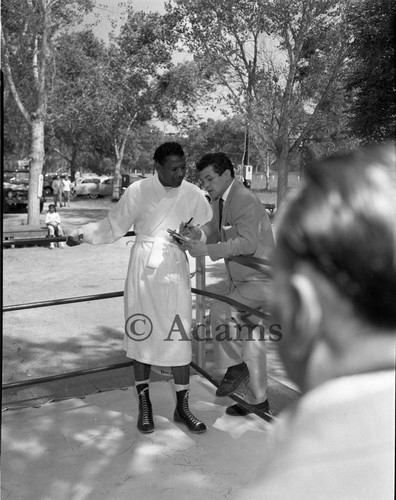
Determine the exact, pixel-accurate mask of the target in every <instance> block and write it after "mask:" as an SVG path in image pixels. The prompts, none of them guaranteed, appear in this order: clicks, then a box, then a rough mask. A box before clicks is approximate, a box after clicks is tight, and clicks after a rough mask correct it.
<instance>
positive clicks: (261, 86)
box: [167, 0, 349, 204]
mask: <svg viewBox="0 0 396 500" xmlns="http://www.w3.org/2000/svg"><path fill="white" fill-rule="evenodd" d="M167 12H168V19H169V23H170V26H172V28H173V29H174V30H176V31H177V33H178V34H179V37H180V40H181V43H182V44H184V45H185V46H187V47H188V49H189V50H190V51H192V52H193V54H194V56H195V59H196V61H197V62H199V64H200V66H201V69H202V75H204V76H205V77H206V78H208V79H211V80H212V81H216V82H217V83H218V84H219V89H220V88H223V89H225V92H220V90H219V102H221V100H224V99H225V100H226V102H227V105H228V106H230V107H231V109H233V110H234V112H237V113H239V114H242V115H244V116H245V119H246V127H247V129H248V131H249V134H250V135H251V138H252V141H253V143H254V144H256V146H257V147H258V148H259V149H260V150H261V154H262V157H263V158H264V157H265V156H266V154H267V152H268V151H270V152H271V154H272V155H273V156H274V158H275V159H276V162H277V165H278V174H279V176H278V178H279V183H278V204H280V203H281V201H282V199H283V198H284V196H285V194H286V192H287V175H288V164H289V162H290V159H292V158H293V156H294V155H296V154H297V152H298V151H299V149H300V148H301V147H302V146H303V144H304V142H305V143H306V142H307V141H309V140H310V139H311V138H312V137H313V135H314V134H315V132H316V124H317V123H318V120H319V118H320V116H321V115H322V116H324V114H326V113H330V112H333V113H334V112H335V109H336V107H335V106H332V98H333V97H334V95H335V93H334V92H333V89H334V85H335V82H336V80H337V77H338V75H339V73H340V71H341V69H342V67H343V63H344V61H345V57H346V55H347V47H348V41H349V34H348V30H347V29H346V24H345V16H344V5H343V2H338V1H336V0H257V1H252V0H236V1H233V2H228V1H226V0H174V1H173V2H169V3H168V4H167ZM172 23H173V25H172Z"/></svg>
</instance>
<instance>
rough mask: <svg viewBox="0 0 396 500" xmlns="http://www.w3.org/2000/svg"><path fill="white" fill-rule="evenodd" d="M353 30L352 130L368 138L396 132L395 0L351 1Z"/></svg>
mask: <svg viewBox="0 0 396 500" xmlns="http://www.w3.org/2000/svg"><path fill="white" fill-rule="evenodd" d="M349 20H350V24H351V29H352V31H353V35H354V37H353V43H352V56H353V59H352V60H351V61H350V74H349V78H348V88H349V89H351V90H352V93H353V102H352V107H351V112H352V119H351V122H350V125H351V127H352V130H353V132H354V133H355V134H356V135H357V136H358V137H359V138H361V139H363V140H364V141H365V142H372V141H374V142H378V141H383V140H385V139H394V138H395V135H396V78H395V77H396V75H395V63H396V59H395V46H396V38H395V32H396V3H395V2H394V1H393V0H359V1H356V0H354V1H352V2H351V9H350V11H349Z"/></svg>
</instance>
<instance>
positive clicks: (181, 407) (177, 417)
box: [173, 390, 206, 434]
mask: <svg viewBox="0 0 396 500" xmlns="http://www.w3.org/2000/svg"><path fill="white" fill-rule="evenodd" d="M188 393H189V391H188V390H183V391H176V397H177V406H176V409H175V413H174V415H173V419H174V421H175V422H180V423H182V424H185V425H186V426H187V427H188V429H189V430H190V431H191V432H193V433H194V434H200V433H201V432H205V431H206V425H205V424H204V423H203V422H201V421H200V420H198V419H197V418H196V417H194V415H193V414H192V413H191V411H190V408H189V406H188Z"/></svg>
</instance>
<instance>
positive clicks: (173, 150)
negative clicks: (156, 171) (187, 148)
mask: <svg viewBox="0 0 396 500" xmlns="http://www.w3.org/2000/svg"><path fill="white" fill-rule="evenodd" d="M173 155H174V156H184V151H183V148H182V146H181V145H180V144H179V143H178V142H164V143H163V144H161V145H160V146H158V148H157V149H156V150H155V152H154V157H153V159H154V161H155V162H156V163H159V164H160V165H163V163H164V160H165V158H166V157H167V156H173Z"/></svg>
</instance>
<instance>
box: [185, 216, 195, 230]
mask: <svg viewBox="0 0 396 500" xmlns="http://www.w3.org/2000/svg"><path fill="white" fill-rule="evenodd" d="M193 218H194V217H191V219H190V220H189V221H188V222H186V223H185V224H184V229H186V227H188V225H189V224H190V222H191V221H192V220H193Z"/></svg>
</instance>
